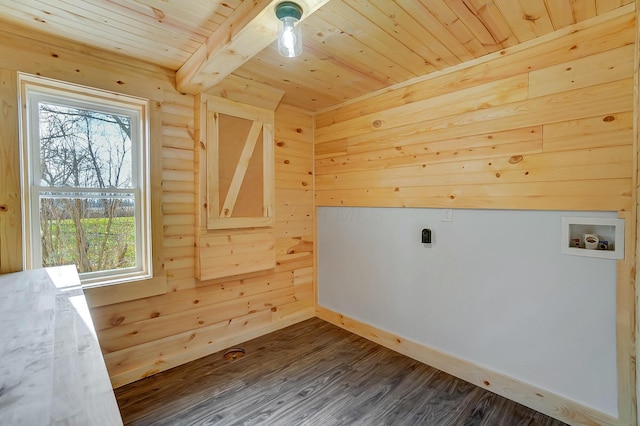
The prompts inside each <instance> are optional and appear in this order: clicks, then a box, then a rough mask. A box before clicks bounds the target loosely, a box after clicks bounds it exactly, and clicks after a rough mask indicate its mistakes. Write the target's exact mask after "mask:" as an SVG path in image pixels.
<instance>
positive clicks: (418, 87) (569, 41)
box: [316, 5, 635, 128]
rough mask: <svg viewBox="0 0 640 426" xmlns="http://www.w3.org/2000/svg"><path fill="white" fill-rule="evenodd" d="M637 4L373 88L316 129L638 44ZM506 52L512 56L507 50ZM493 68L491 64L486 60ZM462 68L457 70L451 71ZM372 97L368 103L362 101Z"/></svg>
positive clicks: (323, 114)
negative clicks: (384, 86)
mask: <svg viewBox="0 0 640 426" xmlns="http://www.w3.org/2000/svg"><path fill="white" fill-rule="evenodd" d="M633 6H634V5H628V6H625V7H622V8H620V9H617V10H615V11H614V12H611V13H609V14H607V15H605V16H602V17H598V18H595V19H592V20H590V21H589V22H585V23H579V24H576V25H574V26H572V27H570V28H565V29H562V30H560V31H557V32H555V33H554V34H551V35H549V36H542V37H539V38H537V39H535V40H532V41H530V42H526V43H523V44H522V45H520V46H517V47H515V48H510V49H506V50H504V53H502V51H501V52H496V53H494V54H490V55H486V56H485V57H483V58H479V59H476V60H473V61H469V62H467V63H465V64H462V65H460V66H458V67H452V68H450V69H448V70H445V71H443V72H436V73H432V74H430V75H427V76H425V77H422V78H418V79H416V80H415V81H412V82H406V83H403V84H399V85H397V86H392V87H390V88H388V89H385V90H381V91H379V92H374V93H372V94H370V95H369V96H367V97H365V98H363V99H360V100H359V101H351V102H348V103H345V105H343V106H339V107H333V108H330V109H328V110H326V111H320V112H319V113H318V114H317V115H316V125H317V126H318V128H323V127H326V126H328V125H330V124H333V123H339V122H341V121H346V120H350V119H353V118H356V117H359V116H360V115H367V114H372V113H374V112H377V111H384V110H387V109H389V108H392V107H395V106H400V105H404V104H406V103H411V102H414V101H415V100H419V99H425V98H429V97H435V96H439V95H442V94H447V93H451V92H455V91H457V90H460V89H463V88H467V87H472V86H477V85H479V84H482V83H487V82H491V81H495V80H499V79H503V78H507V77H512V76H514V75H518V74H524V73H528V72H529V71H533V70H537V69H541V68H545V67H548V66H551V65H556V64H560V63H563V62H567V61H570V60H571V59H576V58H581V57H585V56H589V55H593V54H595V53H599V52H602V51H606V50H609V49H614V48H616V47H622V46H626V45H629V44H633V43H634V37H635V19H634V17H633V16H634V10H635V9H634V7H633ZM507 53H508V54H507ZM489 63H490V64H491V66H488V64H489ZM453 71H459V72H453ZM365 100H369V102H364V101H365Z"/></svg>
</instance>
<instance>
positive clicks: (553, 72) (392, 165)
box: [315, 13, 635, 211]
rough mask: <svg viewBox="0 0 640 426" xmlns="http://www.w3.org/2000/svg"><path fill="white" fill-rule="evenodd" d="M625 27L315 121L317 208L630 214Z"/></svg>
mask: <svg viewBox="0 0 640 426" xmlns="http://www.w3.org/2000/svg"><path fill="white" fill-rule="evenodd" d="M634 23H635V17H634V14H633V13H626V14H623V15H621V16H617V17H614V18H613V19H611V17H610V16H608V20H606V21H605V20H603V21H602V22H600V23H599V24H595V25H594V24H593V21H590V22H589V23H588V24H587V25H584V26H581V25H577V26H575V27H574V28H572V29H571V31H567V33H566V35H565V36H564V37H560V38H549V37H547V38H546V39H549V41H547V42H542V43H541V42H536V43H535V44H534V45H533V46H532V47H530V48H528V49H518V50H517V51H515V52H514V53H505V52H502V53H505V54H502V55H500V54H497V55H493V56H492V58H493V59H492V60H489V61H487V60H483V61H481V62H478V63H477V64H476V65H474V66H470V67H466V68H462V69H460V70H459V71H456V72H447V73H442V74H441V75H440V76H437V77H433V78H428V79H424V80H423V81H420V82H416V83H415V84H411V85H407V86H404V87H401V88H398V89H396V90H391V91H388V92H385V93H381V94H377V95H375V96H370V97H367V98H366V99H362V100H360V101H359V102H355V103H351V104H348V105H346V106H343V107H340V108H337V109H334V110H330V111H326V112H323V113H320V114H318V115H317V118H316V128H317V130H316V162H315V163H316V191H317V197H316V202H317V204H318V205H319V206H380V207H387V206H393V207H401V206H405V207H447V208H498V209H502V208H505V209H551V210H559V209H565V210H610V211H621V210H629V209H630V207H631V199H632V198H631V192H632V182H631V178H632V172H633V167H632V113H633V60H634V40H635V29H634ZM575 29H577V30H578V31H573V30H575ZM543 39H545V38H543Z"/></svg>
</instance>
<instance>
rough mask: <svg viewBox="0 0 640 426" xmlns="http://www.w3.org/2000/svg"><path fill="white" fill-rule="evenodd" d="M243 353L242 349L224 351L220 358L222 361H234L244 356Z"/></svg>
mask: <svg viewBox="0 0 640 426" xmlns="http://www.w3.org/2000/svg"><path fill="white" fill-rule="evenodd" d="M244 354H245V352H244V349H242V348H232V349H229V350H228V351H226V352H225V353H224V355H222V357H223V358H224V359H226V360H227V361H235V360H236V359H238V358H242V357H243V356H244Z"/></svg>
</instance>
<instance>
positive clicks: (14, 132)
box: [0, 70, 23, 274]
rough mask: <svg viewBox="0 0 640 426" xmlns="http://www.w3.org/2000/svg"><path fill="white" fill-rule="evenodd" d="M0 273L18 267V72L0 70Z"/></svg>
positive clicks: (20, 268)
mask: <svg viewBox="0 0 640 426" xmlns="http://www.w3.org/2000/svg"><path fill="white" fill-rule="evenodd" d="M0 102H1V107H2V109H1V110H0V118H1V121H2V125H1V126H0V164H2V172H1V173H0V176H1V178H0V273H1V274H4V273H8V272H17V271H21V270H22V268H23V266H22V225H21V221H22V219H21V208H20V199H21V191H20V143H19V139H18V138H19V129H18V127H19V125H18V123H19V121H18V76H17V73H16V72H15V71H9V70H0Z"/></svg>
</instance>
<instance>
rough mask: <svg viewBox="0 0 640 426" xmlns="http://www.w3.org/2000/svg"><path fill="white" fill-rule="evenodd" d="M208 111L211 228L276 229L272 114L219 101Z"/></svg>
mask: <svg viewBox="0 0 640 426" xmlns="http://www.w3.org/2000/svg"><path fill="white" fill-rule="evenodd" d="M206 111H207V113H206V114H207V115H206V118H207V119H206V124H205V126H206V158H207V165H206V169H207V171H206V197H207V203H206V211H207V216H206V217H207V229H230V228H248V227H262V226H271V225H273V222H274V207H273V204H274V199H273V198H274V197H273V187H274V158H273V117H274V114H273V111H269V110H266V109H262V108H257V107H253V106H249V105H240V104H238V103H237V102H231V101H227V100H225V99H222V98H216V97H206ZM201 130H202V129H201Z"/></svg>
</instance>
